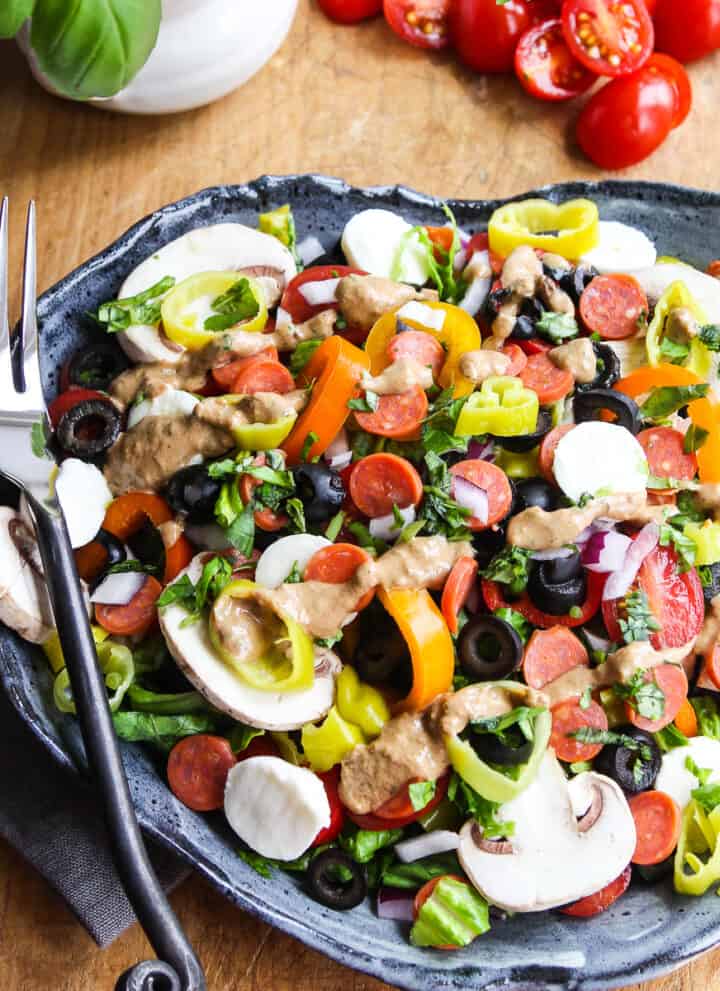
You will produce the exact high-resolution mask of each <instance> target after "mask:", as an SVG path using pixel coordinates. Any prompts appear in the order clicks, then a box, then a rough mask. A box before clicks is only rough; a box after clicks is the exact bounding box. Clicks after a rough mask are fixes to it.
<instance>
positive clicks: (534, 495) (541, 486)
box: [515, 478, 560, 513]
mask: <svg viewBox="0 0 720 991" xmlns="http://www.w3.org/2000/svg"><path fill="white" fill-rule="evenodd" d="M515 492H516V494H517V502H518V504H517V512H518V513H520V512H522V511H523V509H530V508H531V507H532V506H537V507H538V509H544V510H545V511H546V512H548V513H550V512H552V511H553V510H554V509H557V508H558V506H559V505H560V493H559V492H558V489H557V488H556V487H555V486H554V485H551V484H550V482H546V481H545V479H544V478H522V479H520V480H519V481H516V482H515Z"/></svg>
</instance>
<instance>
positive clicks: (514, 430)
mask: <svg viewBox="0 0 720 991" xmlns="http://www.w3.org/2000/svg"><path fill="white" fill-rule="evenodd" d="M538 410H539V403H538V397H537V393H536V392H534V391H533V390H532V389H527V388H526V387H525V386H524V385H523V383H522V380H521V379H519V378H513V377H512V376H509V375H492V376H490V378H487V379H485V381H484V382H483V384H482V386H481V387H480V390H479V392H474V393H473V394H472V396H470V397H469V398H468V400H467V402H466V403H465V405H464V406H463V408H462V410H461V411H460V416H459V417H458V420H457V424H456V426H455V432H456V433H457V434H458V436H460V437H475V436H477V435H478V434H494V435H495V436H497V437H518V436H521V435H522V434H529V433H532V432H533V431H534V430H535V427H536V425H537V418H538Z"/></svg>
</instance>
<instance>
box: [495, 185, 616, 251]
mask: <svg viewBox="0 0 720 991" xmlns="http://www.w3.org/2000/svg"><path fill="white" fill-rule="evenodd" d="M599 224H600V221H599V215H598V208H597V206H596V205H595V204H594V203H593V202H592V200H587V199H576V200H568V201H567V202H566V203H560V204H556V203H551V202H550V200H542V199H529V200H521V201H520V202H519V203H506V204H505V205H504V206H501V207H498V209H497V210H496V211H495V212H494V213H493V215H492V217H491V218H490V222H489V224H488V237H489V243H490V250H491V251H494V252H496V253H497V254H499V255H501V256H502V257H503V258H506V257H507V256H508V255H509V254H510V253H511V252H512V251H513V250H514V249H515V248H517V247H519V246H520V245H521V244H528V245H530V247H532V248H540V249H541V250H543V251H552V252H553V253H554V254H557V255H562V256H563V257H564V258H570V259H572V260H576V259H578V258H579V257H580V256H581V255H584V254H585V252H586V251H590V250H591V249H592V248H594V247H595V246H596V245H597V243H598V241H599V238H600V226H599Z"/></svg>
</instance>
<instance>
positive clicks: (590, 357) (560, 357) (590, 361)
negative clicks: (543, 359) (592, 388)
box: [548, 337, 597, 385]
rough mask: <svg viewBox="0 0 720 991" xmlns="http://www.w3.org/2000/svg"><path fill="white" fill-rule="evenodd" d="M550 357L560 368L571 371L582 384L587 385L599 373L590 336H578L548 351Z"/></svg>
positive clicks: (574, 377)
mask: <svg viewBox="0 0 720 991" xmlns="http://www.w3.org/2000/svg"><path fill="white" fill-rule="evenodd" d="M548 358H549V359H550V361H552V363H553V364H554V365H556V366H557V367H558V368H563V369H565V370H566V371H568V372H570V374H571V375H572V377H573V379H574V380H575V381H576V382H579V383H580V385H587V384H588V383H589V382H592V381H593V379H594V378H595V376H596V375H597V358H596V357H595V351H594V350H593V346H592V341H591V340H590V338H589V337H578V338H577V339H576V340H574V341H568V343H567V344H560V345H559V346H558V347H556V348H552V350H550V351H548Z"/></svg>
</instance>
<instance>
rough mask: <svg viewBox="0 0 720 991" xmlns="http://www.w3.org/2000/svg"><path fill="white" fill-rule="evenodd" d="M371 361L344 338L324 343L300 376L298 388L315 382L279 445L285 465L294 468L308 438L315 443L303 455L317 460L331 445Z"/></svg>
mask: <svg viewBox="0 0 720 991" xmlns="http://www.w3.org/2000/svg"><path fill="white" fill-rule="evenodd" d="M369 367H370V358H369V357H368V356H367V355H366V354H365V352H364V351H361V350H360V348H356V347H355V345H354V344H351V343H350V342H349V341H346V340H345V338H343V337H339V336H338V335H337V334H334V335H333V336H332V337H328V339H327V340H325V341H323V342H322V344H321V345H320V347H319V348H318V349H317V350H316V351H315V353H314V354H313V356H312V358H311V359H310V361H309V362H308V363H307V365H306V366H305V368H304V369H303V371H302V374H301V375H300V376H299V382H300V384H301V385H306V386H308V385H310V383H311V382H313V381H314V383H315V384H314V386H313V390H312V395H311V396H310V402H309V403H308V405H307V406H306V407H305V409H304V410H303V411H302V413H301V414H300V416H299V417H298V419H297V422H296V424H295V426H294V427H293V429H292V430H291V431H290V433H289V434H288V436H287V438H286V439H285V440H284V441H283V443H282V448H283V450H284V451H285V454H286V455H287V462H288V464H297V463H298V462H299V461H300V457H301V454H302V451H303V447H304V446H305V443H306V441H307V438H308V437H309V436H310V434H315V436H316V438H317V440H314V441H313V443H312V445H310V447H309V448H308V450H307V452H306V457H307V458H308V460H309V459H311V458H315V457H319V456H320V455H321V454H322V453H323V452H324V451H325V450H326V449H327V448H328V447H329V445H330V444H331V443H332V441H333V440H334V439H335V437H336V436H337V434H338V432H339V430H340V428H341V427H342V426H343V424H344V423H345V420H346V419H347V418H348V416H349V415H350V410H349V409H348V400H349V399H352V397H353V396H354V395H355V393H356V392H357V387H358V383H359V381H360V379H361V378H362V373H363V372H364V371H365V370H367V369H368V368H369Z"/></svg>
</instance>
